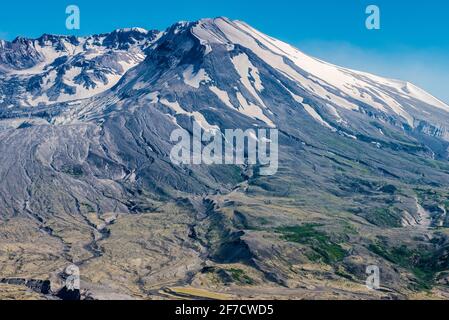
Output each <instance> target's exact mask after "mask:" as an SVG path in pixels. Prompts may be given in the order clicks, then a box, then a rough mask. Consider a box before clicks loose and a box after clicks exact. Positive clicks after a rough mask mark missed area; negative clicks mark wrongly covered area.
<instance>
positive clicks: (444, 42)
mask: <svg viewBox="0 0 449 320" xmlns="http://www.w3.org/2000/svg"><path fill="white" fill-rule="evenodd" d="M72 4H75V5H78V6H79V8H80V11H81V29H80V30H79V31H78V30H75V31H70V30H67V29H66V28H65V19H66V17H67V16H66V14H65V9H66V7H67V6H68V5H72ZM370 4H375V5H377V6H378V7H379V8H380V10H381V29H380V30H367V29H366V28H365V19H366V17H367V15H366V13H365V9H366V7H367V6H368V5H370ZM448 15H449V1H446V0H427V1H423V0H419V1H408V0H394V1H388V0H374V1H366V0H340V1H336V0H315V1H313V2H312V1H305V0H294V1H293V0H290V1H289V0H277V1H275V2H273V1H268V0H259V1H256V0H244V1H242V0H227V1H206V0H196V1H194V2H187V1H184V0H171V1H167V2H160V1H154V0H127V1H126V2H123V3H122V4H120V3H118V2H113V3H111V2H109V1H106V0H96V1H88V0H72V1H66V0H62V1H61V0H42V1H39V2H36V1H31V0H22V1H20V3H19V2H11V1H10V2H7V3H2V10H1V11H0V39H6V40H12V39H14V38H15V37H17V36H25V37H31V38H37V37H39V36H40V35H42V34H44V33H49V34H68V35H77V36H81V35H91V34H99V33H107V32H111V31H113V30H115V29H119V28H125V27H143V28H146V29H158V30H165V29H166V28H167V27H169V26H170V25H172V24H173V23H175V22H177V21H181V20H187V21H196V20H198V19H201V18H207V17H217V16H226V17H229V18H230V19H238V20H242V21H245V22H247V23H248V24H250V25H252V26H253V27H255V28H256V29H259V30H261V31H262V32H264V33H266V34H268V35H270V36H273V37H275V38H278V39H281V40H283V41H286V42H288V43H290V44H292V45H294V46H296V47H298V48H299V49H300V50H302V51H304V52H305V53H308V54H310V55H312V56H316V57H318V58H320V59H323V60H325V61H328V62H330V63H334V64H337V65H341V66H345V67H349V68H352V69H357V70H361V71H367V72H371V73H374V74H378V75H381V76H385V77H389V78H397V79H401V80H406V81H410V82H413V83H415V84H416V85H418V86H420V87H422V88H424V89H425V90H427V91H429V92H430V93H432V94H433V95H435V96H436V97H438V98H440V99H442V100H443V101H446V102H449V90H447V85H446V84H447V83H449V36H448V35H449V19H448V17H447V16H448Z"/></svg>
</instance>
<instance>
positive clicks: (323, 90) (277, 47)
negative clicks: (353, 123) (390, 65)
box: [194, 18, 449, 127]
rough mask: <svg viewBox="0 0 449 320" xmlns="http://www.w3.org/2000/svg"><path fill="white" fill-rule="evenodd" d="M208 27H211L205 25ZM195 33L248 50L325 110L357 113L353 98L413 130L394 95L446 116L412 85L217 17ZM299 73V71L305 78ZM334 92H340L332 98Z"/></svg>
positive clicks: (238, 63)
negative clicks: (312, 53) (312, 96)
mask: <svg viewBox="0 0 449 320" xmlns="http://www.w3.org/2000/svg"><path fill="white" fill-rule="evenodd" d="M212 22H213V24H214V27H210V26H208V25H210V24H211V23H212ZM194 34H195V36H196V37H198V38H200V39H202V40H204V41H207V42H208V43H220V44H224V45H226V46H229V44H230V43H235V44H239V45H241V46H243V47H246V48H248V49H250V50H251V51H252V52H254V53H255V54H256V55H257V56H258V57H259V58H261V59H262V60H264V61H265V62H266V63H268V64H269V65H271V66H272V67H273V68H275V69H276V70H278V71H279V72H280V73H282V74H283V75H284V76H286V77H287V78H289V79H290V80H292V81H294V82H296V83H297V85H298V86H299V87H302V88H304V89H306V90H308V91H309V92H311V93H313V94H315V95H316V96H317V97H318V98H321V99H325V100H327V101H328V103H329V105H331V106H332V107H334V108H344V109H348V110H355V111H357V110H359V107H358V105H357V103H356V102H353V101H352V100H350V99H353V100H355V101H360V102H363V103H365V104H367V105H370V106H372V107H373V108H375V109H378V110H380V111H381V112H384V113H387V114H391V113H394V114H397V115H398V116H400V117H401V118H402V119H404V120H405V121H406V122H407V123H408V124H409V125H410V126H412V127H413V126H414V122H415V121H414V117H413V116H412V115H411V112H412V110H408V109H406V107H407V106H404V105H403V104H402V103H401V102H400V101H399V100H398V98H399V96H400V97H402V98H404V99H406V100H407V101H408V102H409V104H410V105H411V106H413V105H414V104H416V101H414V100H418V101H421V102H424V103H426V104H428V105H431V106H434V107H436V108H439V109H442V110H445V111H447V112H449V106H448V105H447V104H445V103H443V102H442V101H440V100H438V99H437V98H435V97H433V96H431V95H430V94H428V93H426V92H425V91H423V90H421V89H419V88H418V87H416V86H414V85H412V84H409V83H406V82H403V81H398V80H391V79H385V78H381V77H378V76H375V75H371V74H368V73H364V72H358V71H354V70H350V69H346V68H341V67H338V66H335V65H332V64H329V63H326V62H324V61H321V60H318V59H315V58H312V57H310V56H308V55H306V54H304V53H302V52H300V51H299V50H297V49H296V48H294V47H292V46H290V45H289V44H287V43H284V42H282V41H280V40H276V39H274V38H271V37H269V36H267V35H265V34H263V33H261V32H259V31H257V30H255V29H253V28H252V27H250V26H248V25H247V24H245V23H243V22H239V21H230V20H228V19H225V18H217V19H215V20H213V21H211V20H203V21H202V22H201V23H200V24H199V25H198V26H197V27H196V28H195V30H194ZM238 57H239V58H238V59H237V60H235V59H233V60H234V63H235V64H236V69H237V70H239V74H240V75H241V77H242V82H243V83H244V84H245V87H247V88H248V90H250V89H249V86H248V82H246V83H245V78H246V74H247V72H246V70H245V69H246V67H247V66H248V61H246V59H245V58H244V56H243V55H240V56H238ZM286 59H288V60H290V61H291V62H293V64H294V65H296V66H297V68H298V69H295V68H293V67H291V66H290V65H289V64H287V63H286V62H285V61H286ZM239 60H240V61H239ZM298 70H304V71H305V73H301V72H299V71H298ZM307 73H308V74H309V75H307ZM244 74H245V76H244ZM253 77H254V75H253ZM254 78H256V77H254ZM362 90H364V92H363V91H362ZM250 91H251V90H250ZM334 92H336V93H337V92H339V93H338V94H334ZM251 93H252V94H253V95H254V97H255V98H256V99H257V97H258V96H257V94H254V91H251ZM379 101H380V102H379ZM408 107H409V108H410V109H412V108H413V107H410V106H408Z"/></svg>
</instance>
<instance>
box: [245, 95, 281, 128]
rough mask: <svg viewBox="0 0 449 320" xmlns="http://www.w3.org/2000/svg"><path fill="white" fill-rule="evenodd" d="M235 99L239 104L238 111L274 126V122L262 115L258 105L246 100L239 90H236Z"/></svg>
mask: <svg viewBox="0 0 449 320" xmlns="http://www.w3.org/2000/svg"><path fill="white" fill-rule="evenodd" d="M237 99H238V101H239V103H240V106H241V108H240V109H239V112H240V113H242V114H244V115H246V116H248V117H250V118H253V119H259V120H260V121H263V122H265V123H266V124H267V125H268V126H270V127H272V128H274V127H276V126H275V124H274V123H273V122H272V121H271V120H270V119H269V118H268V117H267V116H266V115H264V113H263V111H262V109H261V108H260V107H258V106H256V105H255V104H252V103H251V102H248V101H247V100H246V99H245V97H244V96H243V95H242V94H241V93H240V92H237Z"/></svg>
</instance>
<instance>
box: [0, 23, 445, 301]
mask: <svg viewBox="0 0 449 320" xmlns="http://www.w3.org/2000/svg"><path fill="white" fill-rule="evenodd" d="M0 67H1V70H4V74H2V75H1V76H0V117H1V118H0V119H1V120H0V163H1V165H0V181H2V182H1V184H0V218H1V220H2V221H3V222H2V224H1V225H0V227H1V232H0V234H1V236H2V237H3V238H4V239H2V241H1V244H0V266H1V269H0V270H1V271H0V275H1V276H0V278H2V277H3V278H8V277H9V278H18V277H20V278H27V277H28V278H30V279H39V278H42V279H44V280H45V279H48V278H51V279H52V281H54V282H55V283H58V280H57V279H55V278H57V274H59V272H60V271H61V270H62V269H63V268H64V267H65V266H66V265H67V264H69V263H75V264H76V265H78V266H79V267H80V268H81V275H82V280H83V286H84V287H85V288H86V289H87V290H88V292H89V294H90V295H91V296H93V297H95V298H110V297H120V298H122V297H129V296H131V297H147V296H163V297H173V296H176V295H178V294H182V295H188V296H192V297H194V296H204V297H207V296H210V295H218V296H219V297H223V296H220V295H223V294H224V292H226V294H228V295H230V296H231V297H232V296H236V297H250V296H252V297H254V296H256V297H261V298H288V297H290V298H301V297H306V298H323V297H324V298H325V297H328V298H381V297H384V298H385V297H390V298H393V297H398V298H406V297H420V294H421V292H428V293H429V292H430V293H429V294H431V295H433V296H434V297H444V296H446V295H447V287H446V286H447V282H448V281H449V278H448V276H447V275H448V273H447V271H449V270H448V264H447V254H448V246H447V245H448V240H447V229H446V227H448V226H449V218H448V216H447V210H449V202H448V201H449V200H448V199H449V198H448V195H449V192H448V186H449V162H448V159H449V156H448V152H449V133H448V128H449V125H448V123H449V106H447V105H446V104H444V103H443V102H441V101H439V100H438V99H437V98H435V97H432V96H431V95H429V94H428V93H426V92H424V91H423V90H421V89H419V88H417V87H416V86H414V85H413V84H410V83H407V82H402V81H397V80H390V79H384V78H380V77H377V76H374V75H371V74H367V73H362V72H357V71H354V70H348V69H345V68H341V67H337V66H334V65H330V64H327V63H325V62H323V61H320V60H317V59H314V58H312V57H309V56H307V55H304V54H303V53H301V52H300V51H298V50H297V49H295V48H293V47H291V46H289V45H288V44H285V43H283V42H281V41H279V40H276V39H273V38H271V37H269V36H267V35H264V34H262V33H260V32H259V31H257V30H255V29H253V28H251V27H250V26H248V25H247V24H245V23H243V22H238V21H230V20H228V19H225V18H217V19H213V20H212V19H205V20H201V21H199V22H194V23H186V22H183V23H177V24H175V25H173V26H172V27H170V28H169V29H167V30H166V31H165V32H161V33H160V32H156V31H153V32H147V31H144V30H141V29H127V30H118V31H115V32H113V33H111V34H108V35H100V36H92V37H88V38H83V39H79V38H70V37H56V36H43V37H42V38H40V39H37V40H28V39H17V40H15V41H14V42H12V43H7V42H1V43H0ZM112 78H113V79H112ZM194 122H196V123H198V124H199V125H200V126H201V127H202V128H203V129H204V130H206V131H207V130H209V129H211V128H221V129H242V130H246V129H251V128H253V129H254V128H277V129H278V130H279V170H278V172H277V173H276V174H275V175H273V176H261V175H259V170H258V169H259V168H258V166H250V165H246V166H234V165H212V166H207V165H195V166H187V165H175V164H173V163H172V162H171V161H170V157H169V155H170V151H171V149H172V147H173V143H172V142H170V135H171V133H172V132H173V130H175V129H178V128H184V129H186V130H188V131H190V132H191V131H192V125H193V123H194ZM36 239H38V240H37V241H36ZM3 240H5V241H3ZM8 252H13V256H12V258H10V257H11V256H8ZM8 257H9V258H8ZM19 259H22V260H24V261H25V266H23V265H24V263H23V262H22V263H21V267H19V266H18V264H17V261H18V260H19ZM48 261H52V263H48ZM370 265H376V266H378V267H379V268H380V269H381V272H382V275H381V278H382V282H381V286H382V290H381V291H372V290H368V289H367V288H366V287H365V286H364V283H365V279H366V273H365V271H366V267H367V266H370ZM44 266H45V267H44ZM124 275H126V276H124ZM161 288H164V289H163V290H161ZM198 288H200V289H202V290H197V289H198ZM0 289H1V288H0ZM0 293H1V290H0ZM226 297H227V296H226Z"/></svg>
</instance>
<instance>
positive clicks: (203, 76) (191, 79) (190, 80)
mask: <svg viewBox="0 0 449 320" xmlns="http://www.w3.org/2000/svg"><path fill="white" fill-rule="evenodd" d="M182 76H183V78H184V83H185V84H187V85H189V86H191V87H193V88H196V89H199V87H200V84H201V83H207V82H209V81H210V80H211V79H210V78H209V76H208V74H207V73H206V71H205V70H204V69H200V70H198V71H197V72H196V73H194V67H193V65H190V66H189V67H188V68H187V69H186V70H185V71H184V73H183V74H182Z"/></svg>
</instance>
